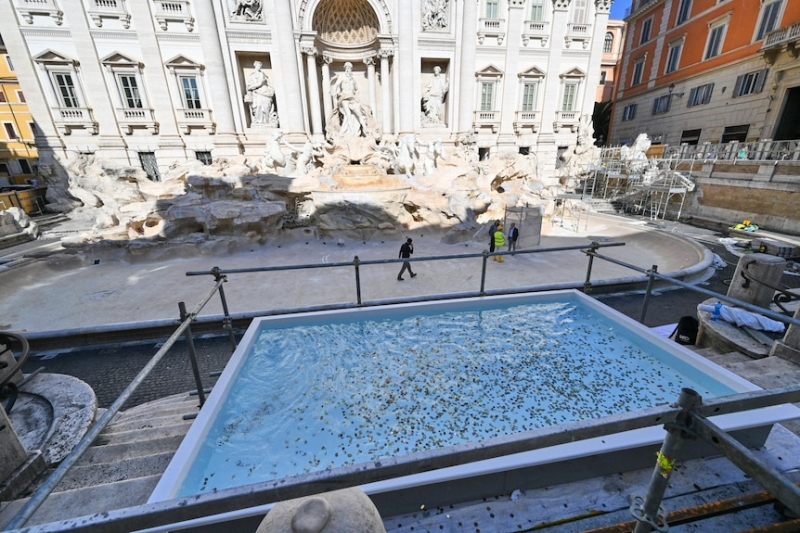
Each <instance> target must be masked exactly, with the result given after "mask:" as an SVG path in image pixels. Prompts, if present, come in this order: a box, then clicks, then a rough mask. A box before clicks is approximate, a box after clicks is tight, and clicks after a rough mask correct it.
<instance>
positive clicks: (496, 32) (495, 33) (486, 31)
mask: <svg viewBox="0 0 800 533" xmlns="http://www.w3.org/2000/svg"><path fill="white" fill-rule="evenodd" d="M478 26H479V29H478V43H479V44H483V41H484V40H485V39H486V37H496V38H497V44H503V39H505V37H506V21H505V19H480V20H479V21H478Z"/></svg>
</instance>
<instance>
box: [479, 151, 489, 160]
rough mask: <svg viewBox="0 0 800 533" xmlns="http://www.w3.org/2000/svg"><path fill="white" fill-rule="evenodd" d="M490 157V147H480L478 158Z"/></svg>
mask: <svg viewBox="0 0 800 533" xmlns="http://www.w3.org/2000/svg"><path fill="white" fill-rule="evenodd" d="M487 159H489V149H488V148H478V160H479V161H486V160H487Z"/></svg>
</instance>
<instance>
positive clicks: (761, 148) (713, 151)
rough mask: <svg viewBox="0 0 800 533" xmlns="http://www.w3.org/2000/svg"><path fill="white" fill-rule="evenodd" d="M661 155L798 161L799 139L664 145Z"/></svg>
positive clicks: (727, 159)
mask: <svg viewBox="0 0 800 533" xmlns="http://www.w3.org/2000/svg"><path fill="white" fill-rule="evenodd" d="M663 157H673V158H679V159H696V160H702V161H714V160H719V161H730V162H732V163H734V164H735V163H737V162H742V163H747V162H751V161H769V162H775V163H776V162H778V161H800V140H791V141H755V142H735V141H734V142H729V143H704V144H697V145H681V146H669V145H667V146H665V147H664V155H663Z"/></svg>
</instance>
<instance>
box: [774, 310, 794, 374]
mask: <svg viewBox="0 0 800 533" xmlns="http://www.w3.org/2000/svg"><path fill="white" fill-rule="evenodd" d="M794 318H796V319H797V320H800V307H798V308H797V311H795V313H794ZM769 355H771V356H775V357H782V358H784V359H788V360H789V361H794V362H795V363H798V364H800V326H795V325H794V324H792V325H791V326H789V327H788V329H787V330H786V335H784V336H783V340H780V341H775V343H774V344H773V345H772V349H771V350H770V351H769Z"/></svg>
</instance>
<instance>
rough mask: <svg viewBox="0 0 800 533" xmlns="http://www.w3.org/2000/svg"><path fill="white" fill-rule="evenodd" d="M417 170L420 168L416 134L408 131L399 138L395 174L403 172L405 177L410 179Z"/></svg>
mask: <svg viewBox="0 0 800 533" xmlns="http://www.w3.org/2000/svg"><path fill="white" fill-rule="evenodd" d="M418 170H420V165H419V150H418V149H417V136H416V135H414V134H413V133H409V134H408V135H403V137H401V138H400V144H399V146H398V147H397V158H396V159H395V174H405V175H406V177H407V178H409V179H411V178H413V177H414V175H415V174H416V173H417V171H418Z"/></svg>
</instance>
